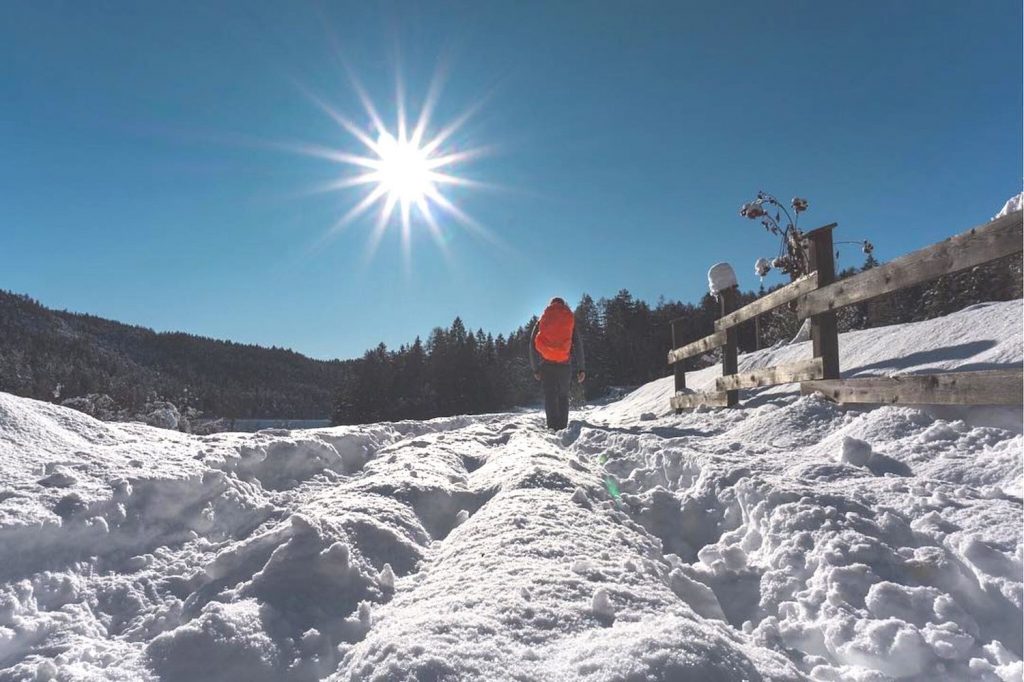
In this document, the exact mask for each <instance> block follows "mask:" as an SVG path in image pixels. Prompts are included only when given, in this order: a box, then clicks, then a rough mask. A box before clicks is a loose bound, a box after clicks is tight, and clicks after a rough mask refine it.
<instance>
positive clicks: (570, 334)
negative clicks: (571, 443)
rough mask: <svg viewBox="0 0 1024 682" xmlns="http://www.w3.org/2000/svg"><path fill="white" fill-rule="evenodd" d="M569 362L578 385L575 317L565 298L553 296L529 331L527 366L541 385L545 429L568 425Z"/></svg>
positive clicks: (581, 368)
mask: <svg viewBox="0 0 1024 682" xmlns="http://www.w3.org/2000/svg"><path fill="white" fill-rule="evenodd" d="M573 363H575V365H576V381H577V382H579V383H581V384H582V383H583V380H584V379H586V377H587V373H586V364H585V358H584V355H583V342H582V341H581V340H580V335H579V330H577V329H576V318H575V316H574V315H573V313H572V309H571V308H570V307H569V306H568V305H566V303H565V301H564V300H563V299H561V298H558V297H555V298H553V299H551V302H550V303H548V307H547V308H545V309H544V313H543V314H542V315H541V316H540V319H539V320H538V321H537V324H535V325H534V327H533V331H532V332H531V334H530V367H531V368H532V369H533V376H534V378H535V379H537V381H540V382H541V383H543V385H544V412H545V413H546V414H547V420H548V428H549V429H552V430H554V431H557V430H559V429H564V428H565V427H566V426H568V425H569V385H570V383H571V382H572V365H573Z"/></svg>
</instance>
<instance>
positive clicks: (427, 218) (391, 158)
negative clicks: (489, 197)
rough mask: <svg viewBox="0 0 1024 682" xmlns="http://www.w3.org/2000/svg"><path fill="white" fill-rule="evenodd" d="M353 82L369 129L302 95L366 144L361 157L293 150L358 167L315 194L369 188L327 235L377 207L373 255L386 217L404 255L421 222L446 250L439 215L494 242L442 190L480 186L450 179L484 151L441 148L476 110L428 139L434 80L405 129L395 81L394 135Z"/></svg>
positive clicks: (311, 147)
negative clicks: (394, 224) (399, 232)
mask: <svg viewBox="0 0 1024 682" xmlns="http://www.w3.org/2000/svg"><path fill="white" fill-rule="evenodd" d="M352 80H353V82H352V85H353V87H354V89H355V91H356V93H357V94H358V95H359V98H360V100H361V101H362V104H363V107H364V108H365V110H366V113H367V115H368V117H369V119H370V121H371V123H372V128H371V129H370V130H369V131H367V130H363V129H362V128H360V127H359V126H357V125H356V124H354V123H353V122H352V121H350V120H349V119H348V118H347V117H345V116H343V115H342V114H340V113H339V112H337V111H336V110H334V109H333V108H332V107H330V106H329V105H328V104H326V103H325V102H324V101H323V100H321V99H320V98H318V97H316V96H315V95H313V94H311V93H308V92H307V93H306V94H307V95H308V96H309V97H310V98H311V99H312V100H313V101H314V102H315V103H316V104H317V105H318V106H320V108H322V109H323V110H324V111H325V112H327V114H328V115H330V117H331V118H332V119H334V121H335V122H336V123H338V124H339V125H340V126H341V127H342V128H344V129H345V130H346V131H347V132H348V133H349V134H351V135H352V136H353V137H354V138H355V139H356V140H358V141H359V142H360V143H361V144H362V145H363V147H365V151H364V153H363V154H352V153H349V152H347V151H344V150H341V149H332V148H328V147H323V146H315V145H300V146H294V147H292V148H293V149H294V150H295V151H298V152H301V153H303V154H307V155H310V156H316V157H320V158H325V159H328V160H330V161H334V162H336V163H340V164H343V165H345V166H348V167H353V168H356V169H358V171H357V172H356V174H351V173H349V174H346V175H344V176H343V177H341V178H339V179H337V180H333V181H331V182H328V183H326V184H325V185H322V186H321V187H319V188H317V190H315V191H334V190H341V189H347V188H351V187H357V186H368V187H369V188H370V190H369V191H368V192H367V193H366V194H365V195H364V196H363V197H362V199H361V200H359V201H358V202H357V203H356V204H355V205H354V206H352V207H351V208H350V209H349V210H348V212H346V213H345V214H344V215H343V216H341V217H340V218H339V219H338V221H337V222H336V223H335V224H334V226H333V227H332V228H331V229H330V231H329V232H328V235H327V236H331V235H332V234H334V233H336V232H338V231H339V230H341V229H343V228H345V227H346V226H348V225H349V224H351V223H352V222H353V221H355V220H356V219H358V218H359V217H361V216H362V215H364V214H365V213H367V211H369V210H370V209H371V208H372V207H373V206H375V205H378V204H379V205H380V211H379V212H378V213H377V218H376V221H375V224H374V229H373V232H372V233H371V236H370V253H371V254H372V253H373V251H375V250H376V247H377V245H378V244H379V243H380V240H381V237H382V236H383V234H384V232H385V231H386V230H387V228H388V226H389V225H391V224H392V222H393V220H392V218H393V217H394V216H396V215H397V217H398V222H399V224H400V225H401V227H402V244H403V248H404V250H405V251H406V253H407V254H408V251H409V248H410V240H411V230H412V226H413V225H414V224H418V223H422V224H424V225H425V226H426V227H427V228H428V229H429V231H430V234H431V235H432V236H433V237H434V240H435V241H436V242H437V243H438V245H439V246H440V247H441V248H442V249H444V248H445V238H444V235H443V234H442V224H441V222H439V221H440V219H441V217H442V216H441V214H443V215H445V216H447V217H450V218H452V219H454V220H455V221H456V222H458V223H459V224H461V225H462V226H464V227H467V228H469V229H471V230H472V231H474V232H476V233H478V234H482V235H484V236H486V237H487V238H488V239H492V240H493V237H491V236H490V235H489V234H488V233H487V231H486V230H484V228H483V227H481V226H480V225H479V224H477V223H476V222H475V221H474V220H473V219H472V218H470V217H469V216H468V215H466V213H465V212H463V211H462V209H460V208H459V207H458V206H456V205H455V204H454V203H453V202H452V201H451V200H450V199H449V198H448V197H446V196H445V193H444V189H445V188H446V187H447V188H450V187H453V186H459V187H480V186H481V185H480V183H477V182H474V181H472V180H468V179H466V178H463V177H459V176H457V175H455V174H454V172H453V169H454V168H455V167H456V166H457V165H459V164H460V163H464V162H467V161H470V160H472V159H474V158H476V157H477V156H479V155H480V154H482V153H483V152H484V151H485V150H484V149H483V148H471V149H461V150H458V151H453V150H451V149H448V148H446V143H448V142H449V141H450V140H451V138H452V136H453V135H454V134H455V133H456V132H457V131H458V130H459V129H460V128H461V127H462V126H463V124H465V123H466V121H467V120H468V119H469V117H470V116H471V115H472V114H473V112H474V111H475V107H474V108H471V109H470V110H469V111H467V112H466V113H464V114H463V115H461V116H459V117H458V118H456V119H455V120H454V121H452V122H451V123H449V124H448V125H446V126H444V127H442V128H441V129H440V130H439V131H438V132H436V133H435V134H434V135H433V136H432V137H428V136H427V130H428V128H429V127H430V115H431V112H432V111H433V109H434V106H435V104H436V102H437V97H438V93H439V87H438V82H437V80H436V79H435V81H434V82H433V83H432V84H431V86H430V89H429V91H428V93H427V97H426V100H425V102H424V104H423V108H422V109H421V111H420V114H419V117H418V118H417V119H416V123H415V125H414V126H412V127H411V130H410V126H409V125H408V122H407V121H406V111H405V102H404V93H403V91H402V88H401V84H400V83H399V88H398V92H397V102H396V103H397V107H396V108H397V112H398V116H397V121H396V124H397V125H396V127H395V129H394V130H395V132H394V133H392V132H391V130H389V129H388V127H387V126H385V124H384V121H383V119H382V118H381V117H380V115H379V114H378V113H377V109H376V107H375V106H374V105H373V102H372V101H371V100H370V98H369V97H368V96H367V94H366V92H365V91H364V90H363V88H362V86H361V85H360V84H359V82H358V81H356V80H355V79H354V78H353V79H352Z"/></svg>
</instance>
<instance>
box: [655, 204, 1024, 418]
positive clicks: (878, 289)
mask: <svg viewBox="0 0 1024 682" xmlns="http://www.w3.org/2000/svg"><path fill="white" fill-rule="evenodd" d="M835 227H836V224H835V223H832V224H831V225H826V226H824V227H820V228H818V229H816V230H812V231H811V232H808V233H807V234H805V235H804V239H805V240H806V247H807V253H808V258H809V266H810V267H809V268H808V270H810V274H808V275H805V276H804V277H801V278H799V279H797V280H795V281H794V282H792V283H790V284H788V285H786V286H784V287H782V288H781V289H777V290H775V291H773V292H772V293H770V294H768V295H766V296H763V297H761V298H759V299H757V300H756V301H754V302H753V303H751V304H749V305H746V306H743V307H742V308H739V309H736V303H737V300H738V296H739V292H738V290H737V289H736V288H735V287H733V288H731V289H728V290H726V291H724V292H721V293H720V294H719V303H720V305H721V316H720V318H719V319H718V320H717V321H716V322H715V331H714V333H712V334H710V335H709V336H705V337H704V338H702V339H698V340H697V341H693V342H692V343H687V344H685V345H679V344H678V343H677V341H678V340H680V339H682V338H683V337H682V331H683V330H682V329H681V328H680V327H679V326H678V325H679V321H678V320H677V321H674V322H673V324H672V346H673V349H672V350H670V351H669V353H668V362H669V364H670V365H673V366H674V369H675V389H676V390H675V395H674V396H672V407H674V408H675V409H676V411H677V412H680V411H682V410H684V409H688V408H693V407H697V406H698V405H711V406H718V407H732V406H734V405H737V404H739V391H740V389H749V388H762V387H765V386H775V385H778V384H788V383H795V382H800V385H801V386H800V388H801V392H802V393H805V394H806V393H813V392H816V391H820V392H821V393H823V394H824V395H825V396H826V397H828V398H830V399H832V400H835V401H837V402H842V403H896V404H973V405H981V404H986V405H1001V404H1011V405H1018V404H1021V402H1022V393H1024V373H1022V371H1021V368H1019V367H1018V368H1016V369H1008V370H1001V369H1000V370H987V371H975V372H947V373H942V374H926V375H902V376H894V377H865V378H860V379H845V380H844V379H840V376H839V332H838V329H837V327H836V316H835V311H836V310H839V309H840V308H845V307H847V306H851V305H855V304H858V303H864V302H865V301H869V300H871V299H874V298H877V297H879V296H883V295H885V294H888V293H891V292H894V291H899V290H900V289H905V288H907V287H911V286H915V285H917V284H921V283H923V282H927V281H930V280H933V279H936V278H938V277H941V276H943V275H950V274H953V273H956V272H960V271H962V270H967V269H970V268H973V267H976V266H978V265H983V264H985V263H988V262H991V261H994V260H998V259H1000V258H1004V257H1006V256H1011V255H1014V254H1019V253H1021V251H1022V250H1024V235H1022V213H1021V211H1016V212H1014V213H1011V214H1009V215H1006V216H1002V217H1001V218H996V219H995V220H993V221H991V222H989V223H987V224H985V225H981V226H979V227H975V228H972V229H970V230H968V231H966V232H964V233H963V234H959V235H957V236H955V237H951V238H949V239H946V240H945V241H942V242H939V243H938V244H933V245H932V246H929V247H926V248H923V249H921V250H919V251H914V252H913V253H909V254H907V255H905V256H902V257H901V258H897V259H896V260H893V261H891V262H889V263H886V264H884V265H880V266H878V267H876V268H872V269H871V270H866V271H864V272H861V273H858V274H856V275H853V276H852V277H848V278H846V279H843V280H839V281H836V272H835V258H834V248H833V242H832V230H833V229H835ZM794 302H795V305H796V311H797V316H798V317H799V318H800V319H806V318H810V320H811V346H812V349H813V351H812V356H813V357H812V358H811V359H809V360H806V361H802V362H796V363H791V364H787V365H778V366H776V367H766V368H762V369H756V370H751V371H748V372H739V371H737V366H738V357H737V345H736V337H737V327H738V325H740V324H742V323H744V322H747V321H749V320H751V319H754V318H756V317H758V316H759V315H762V314H764V313H767V312H769V311H771V310H774V309H776V308H779V307H781V306H784V305H787V304H791V303H794ZM715 348H722V349H723V350H722V376H721V377H720V378H718V379H716V380H715V390H714V391H705V392H700V393H685V392H684V391H685V390H686V373H685V370H684V363H683V361H684V360H685V359H686V358H689V357H693V356H697V355H703V354H704V353H707V352H709V351H711V350H714V349H715Z"/></svg>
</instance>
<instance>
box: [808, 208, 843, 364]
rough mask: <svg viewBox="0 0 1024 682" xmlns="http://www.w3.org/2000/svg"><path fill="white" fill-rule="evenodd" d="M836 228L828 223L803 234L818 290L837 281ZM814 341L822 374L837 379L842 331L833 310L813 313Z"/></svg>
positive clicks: (812, 336)
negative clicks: (833, 237)
mask: <svg viewBox="0 0 1024 682" xmlns="http://www.w3.org/2000/svg"><path fill="white" fill-rule="evenodd" d="M834 228H835V225H828V226H826V227H821V228H818V229H817V230H811V231H810V232H808V233H807V234H806V235H804V238H805V239H806V240H807V256H808V258H807V260H808V267H809V269H810V271H811V272H817V273H818V288H819V289H821V288H822V287H826V286H828V285H829V284H832V283H833V282H835V281H836V261H835V250H834V247H833V244H832V230H833V229H834ZM811 344H812V346H813V347H814V357H816V358H821V368H822V377H823V378H825V379H838V378H839V330H838V327H837V326H836V314H835V312H834V311H831V310H829V311H827V312H824V313H821V314H820V315H812V316H811Z"/></svg>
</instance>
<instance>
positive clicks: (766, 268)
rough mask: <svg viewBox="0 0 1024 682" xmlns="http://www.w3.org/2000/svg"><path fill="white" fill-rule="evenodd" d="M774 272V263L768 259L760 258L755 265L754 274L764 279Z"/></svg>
mask: <svg viewBox="0 0 1024 682" xmlns="http://www.w3.org/2000/svg"><path fill="white" fill-rule="evenodd" d="M771 270H772V262H771V261H770V260H768V259H767V258H758V259H757V261H756V262H755V263H754V272H756V273H757V276H758V277H761V278H764V276H765V275H767V274H768V273H769V272H771Z"/></svg>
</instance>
